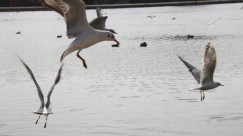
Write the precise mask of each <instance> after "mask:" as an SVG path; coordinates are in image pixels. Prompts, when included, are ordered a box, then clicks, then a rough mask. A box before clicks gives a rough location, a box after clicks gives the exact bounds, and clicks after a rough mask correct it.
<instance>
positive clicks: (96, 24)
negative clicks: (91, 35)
mask: <svg viewBox="0 0 243 136" xmlns="http://www.w3.org/2000/svg"><path fill="white" fill-rule="evenodd" d="M106 20H107V16H99V17H97V18H95V19H94V20H92V21H91V22H90V23H89V24H90V25H91V26H92V27H93V28H94V29H98V30H104V29H105V22H106Z"/></svg>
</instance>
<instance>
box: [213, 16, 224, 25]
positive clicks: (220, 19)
mask: <svg viewBox="0 0 243 136" xmlns="http://www.w3.org/2000/svg"><path fill="white" fill-rule="evenodd" d="M222 18H223V16H221V17H219V18H217V19H216V20H215V21H213V22H212V25H214V24H215V23H216V22H218V21H219V20H221V19H222Z"/></svg>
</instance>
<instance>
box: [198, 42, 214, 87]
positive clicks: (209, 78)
mask: <svg viewBox="0 0 243 136" xmlns="http://www.w3.org/2000/svg"><path fill="white" fill-rule="evenodd" d="M215 66H216V52H215V49H214V47H213V46H212V45H210V43H209V44H208V45H206V50H205V55H204V66H203V70H202V73H201V83H206V82H213V73H214V70H215Z"/></svg>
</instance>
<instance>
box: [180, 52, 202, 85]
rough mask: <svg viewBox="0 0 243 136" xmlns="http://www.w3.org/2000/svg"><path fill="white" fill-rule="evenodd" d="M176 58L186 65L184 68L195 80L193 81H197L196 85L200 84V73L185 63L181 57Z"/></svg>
mask: <svg viewBox="0 0 243 136" xmlns="http://www.w3.org/2000/svg"><path fill="white" fill-rule="evenodd" d="M177 56H178V55H177ZM178 58H179V59H180V60H181V61H182V62H183V63H184V64H185V65H186V67H187V68H188V70H189V72H190V73H191V74H192V76H193V77H194V78H195V80H196V81H197V83H198V84H200V74H201V71H200V70H199V69H197V68H196V67H195V66H193V65H191V64H190V63H188V62H186V61H185V60H184V59H183V58H182V57H180V56H178Z"/></svg>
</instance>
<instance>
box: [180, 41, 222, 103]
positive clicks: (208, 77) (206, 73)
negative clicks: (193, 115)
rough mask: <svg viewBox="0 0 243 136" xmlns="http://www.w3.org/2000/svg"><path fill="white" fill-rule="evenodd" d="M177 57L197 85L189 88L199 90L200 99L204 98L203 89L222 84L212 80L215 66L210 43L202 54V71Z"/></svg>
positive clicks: (213, 52)
mask: <svg viewBox="0 0 243 136" xmlns="http://www.w3.org/2000/svg"><path fill="white" fill-rule="evenodd" d="M178 57H179V59H180V60H181V61H182V62H183V63H184V64H185V65H186V67H187V68H188V70H189V71H190V72H191V74H192V75H193V77H194V78H195V80H196V81H197V83H198V84H199V86H198V87H196V88H194V89H191V90H200V94H201V101H202V100H204V99H205V94H204V90H209V89H213V88H216V87H218V86H223V85H222V84H220V83H219V82H214V81H213V73H214V70H215V66H216V52H215V49H214V47H213V46H212V45H210V43H208V45H206V50H205V55H204V66H203V69H202V71H200V70H199V69H197V68H196V67H195V66H193V65H191V64H190V63H188V62H187V61H185V60H184V59H183V58H182V57H180V56H178Z"/></svg>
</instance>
